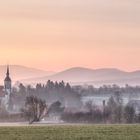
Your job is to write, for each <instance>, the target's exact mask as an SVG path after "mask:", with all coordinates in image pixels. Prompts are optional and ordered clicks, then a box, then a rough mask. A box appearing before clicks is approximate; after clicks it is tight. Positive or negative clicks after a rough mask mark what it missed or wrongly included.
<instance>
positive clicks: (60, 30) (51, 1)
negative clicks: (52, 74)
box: [0, 0, 140, 71]
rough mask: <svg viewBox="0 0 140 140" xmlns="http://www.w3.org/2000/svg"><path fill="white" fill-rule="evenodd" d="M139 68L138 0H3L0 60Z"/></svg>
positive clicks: (55, 67)
mask: <svg viewBox="0 0 140 140" xmlns="http://www.w3.org/2000/svg"><path fill="white" fill-rule="evenodd" d="M7 61H9V62H10V63H11V64H20V65H26V66H31V67H37V68H41V69H46V70H56V71H59V70H62V69H65V68H69V67H74V66H83V67H90V68H93V69H94V68H101V67H116V68H120V69H124V70H128V71H131V70H136V69H140V1H139V0H133V1H132V0H123V1H121V0H106V1H104V0H41V1H40V0H12V1H11V0H4V1H1V2H0V64H5V63H7Z"/></svg>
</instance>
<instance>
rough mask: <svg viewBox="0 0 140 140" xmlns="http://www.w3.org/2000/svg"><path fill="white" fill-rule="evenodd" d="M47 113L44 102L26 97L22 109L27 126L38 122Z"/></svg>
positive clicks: (32, 97)
mask: <svg viewBox="0 0 140 140" xmlns="http://www.w3.org/2000/svg"><path fill="white" fill-rule="evenodd" d="M46 111H47V106H46V102H45V101H43V100H41V99H39V98H37V97H35V96H28V97H26V102H25V107H24V109H22V112H23V114H24V117H25V118H26V119H28V121H29V124H32V123H33V122H38V121H40V120H41V119H42V118H43V116H44V115H45V113H46Z"/></svg>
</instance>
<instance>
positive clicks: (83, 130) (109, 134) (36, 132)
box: [0, 125, 140, 140]
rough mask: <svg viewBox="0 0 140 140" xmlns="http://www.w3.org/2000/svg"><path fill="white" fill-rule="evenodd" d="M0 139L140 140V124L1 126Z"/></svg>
mask: <svg viewBox="0 0 140 140" xmlns="http://www.w3.org/2000/svg"><path fill="white" fill-rule="evenodd" d="M0 140H140V126H139V125H43V126H39V125H38V126H36V125H35V126H1V127H0Z"/></svg>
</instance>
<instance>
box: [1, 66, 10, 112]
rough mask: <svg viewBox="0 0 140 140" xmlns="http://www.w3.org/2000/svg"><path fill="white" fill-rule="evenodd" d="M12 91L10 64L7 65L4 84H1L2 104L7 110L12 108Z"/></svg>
mask: <svg viewBox="0 0 140 140" xmlns="http://www.w3.org/2000/svg"><path fill="white" fill-rule="evenodd" d="M11 93H12V80H11V78H10V72H9V66H7V72H6V78H5V79H4V86H0V105H1V107H4V108H5V109H6V110H7V111H8V110H9V108H10V98H11Z"/></svg>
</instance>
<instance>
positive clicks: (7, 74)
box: [6, 65, 9, 77]
mask: <svg viewBox="0 0 140 140" xmlns="http://www.w3.org/2000/svg"><path fill="white" fill-rule="evenodd" d="M6 76H8V77H9V65H7V73H6Z"/></svg>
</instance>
